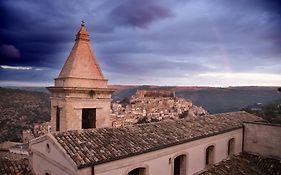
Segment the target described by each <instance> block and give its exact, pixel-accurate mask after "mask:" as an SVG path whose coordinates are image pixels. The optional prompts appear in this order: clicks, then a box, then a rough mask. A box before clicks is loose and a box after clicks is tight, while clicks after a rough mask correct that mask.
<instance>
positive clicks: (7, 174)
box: [0, 152, 32, 175]
mask: <svg viewBox="0 0 281 175" xmlns="http://www.w3.org/2000/svg"><path fill="white" fill-rule="evenodd" d="M0 174H1V175H15V174H18V175H32V172H31V169H30V167H29V165H28V160H27V156H21V155H17V154H13V153H10V152H1V153H0Z"/></svg>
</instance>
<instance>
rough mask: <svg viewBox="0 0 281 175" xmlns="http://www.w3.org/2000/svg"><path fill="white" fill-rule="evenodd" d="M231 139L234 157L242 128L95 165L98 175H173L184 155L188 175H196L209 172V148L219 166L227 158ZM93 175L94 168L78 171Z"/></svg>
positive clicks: (237, 150)
mask: <svg viewBox="0 0 281 175" xmlns="http://www.w3.org/2000/svg"><path fill="white" fill-rule="evenodd" d="M231 138H234V139H235V148H234V153H235V154H239V153H241V152H242V138H243V129H242V128H241V129H237V130H234V131H230V132H226V133H223V134H219V135H216V136H211V137H207V138H202V139H199V140H195V141H192V142H188V143H185V144H181V145H177V146H173V147H169V148H165V149H161V150H158V151H153V152H150V153H145V154H141V155H137V156H133V157H129V158H125V159H121V160H117V161H112V162H108V163H104V164H100V165H96V166H95V175H127V174H128V172H129V171H131V170H133V169H134V168H139V167H145V168H146V169H147V174H146V175H158V174H159V175H173V162H174V158H175V157H177V156H179V155H182V154H184V155H186V156H187V157H186V158H187V161H186V167H187V168H186V169H187V175H191V174H197V173H199V172H202V171H204V169H205V168H206V165H205V155H206V152H205V151H206V148H207V147H208V146H210V145H214V146H215V150H214V151H215V153H214V155H215V156H214V161H215V163H218V162H220V161H222V160H223V159H226V158H227V157H228V155H227V149H228V141H229V140H230V139H231ZM91 173H92V170H91V168H87V169H81V170H79V174H83V175H87V174H88V175H91Z"/></svg>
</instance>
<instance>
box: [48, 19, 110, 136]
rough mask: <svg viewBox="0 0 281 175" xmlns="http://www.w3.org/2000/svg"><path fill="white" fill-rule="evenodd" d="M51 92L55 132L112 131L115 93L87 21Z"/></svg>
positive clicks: (77, 35)
mask: <svg viewBox="0 0 281 175" xmlns="http://www.w3.org/2000/svg"><path fill="white" fill-rule="evenodd" d="M48 90H49V91H50V92H51V94H52V95H51V124H52V131H66V130H77V129H88V128H101V127H109V126H111V123H110V121H109V115H110V103H111V94H112V93H113V92H114V90H113V89H109V88H108V87H107V79H105V77H104V75H103V73H102V71H101V69H100V67H99V65H98V63H97V60H96V57H95V54H94V52H93V50H92V48H91V44H90V37H89V34H88V32H87V31H86V28H85V24H84V21H82V24H81V28H80V30H79V31H78V33H77V34H76V39H75V44H74V46H73V48H72V50H71V52H70V54H69V56H68V58H67V60H66V62H65V64H64V66H63V68H62V70H61V72H60V74H59V77H58V78H56V79H55V86H53V87H48Z"/></svg>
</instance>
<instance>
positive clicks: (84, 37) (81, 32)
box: [75, 20, 90, 41]
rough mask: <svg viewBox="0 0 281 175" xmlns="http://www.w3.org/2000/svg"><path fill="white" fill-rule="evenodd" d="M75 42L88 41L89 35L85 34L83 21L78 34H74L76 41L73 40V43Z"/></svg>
mask: <svg viewBox="0 0 281 175" xmlns="http://www.w3.org/2000/svg"><path fill="white" fill-rule="evenodd" d="M77 40H84V41H90V35H89V33H88V32H87V30H86V27H85V21H84V20H82V21H81V27H80V30H79V31H78V33H77V34H76V39H75V41H77Z"/></svg>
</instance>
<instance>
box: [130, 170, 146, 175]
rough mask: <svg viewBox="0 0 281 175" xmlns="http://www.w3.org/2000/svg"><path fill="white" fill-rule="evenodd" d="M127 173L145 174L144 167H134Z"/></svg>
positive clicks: (131, 174)
mask: <svg viewBox="0 0 281 175" xmlns="http://www.w3.org/2000/svg"><path fill="white" fill-rule="evenodd" d="M128 175H145V168H136V169H133V170H132V171H130V172H129V173H128Z"/></svg>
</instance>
